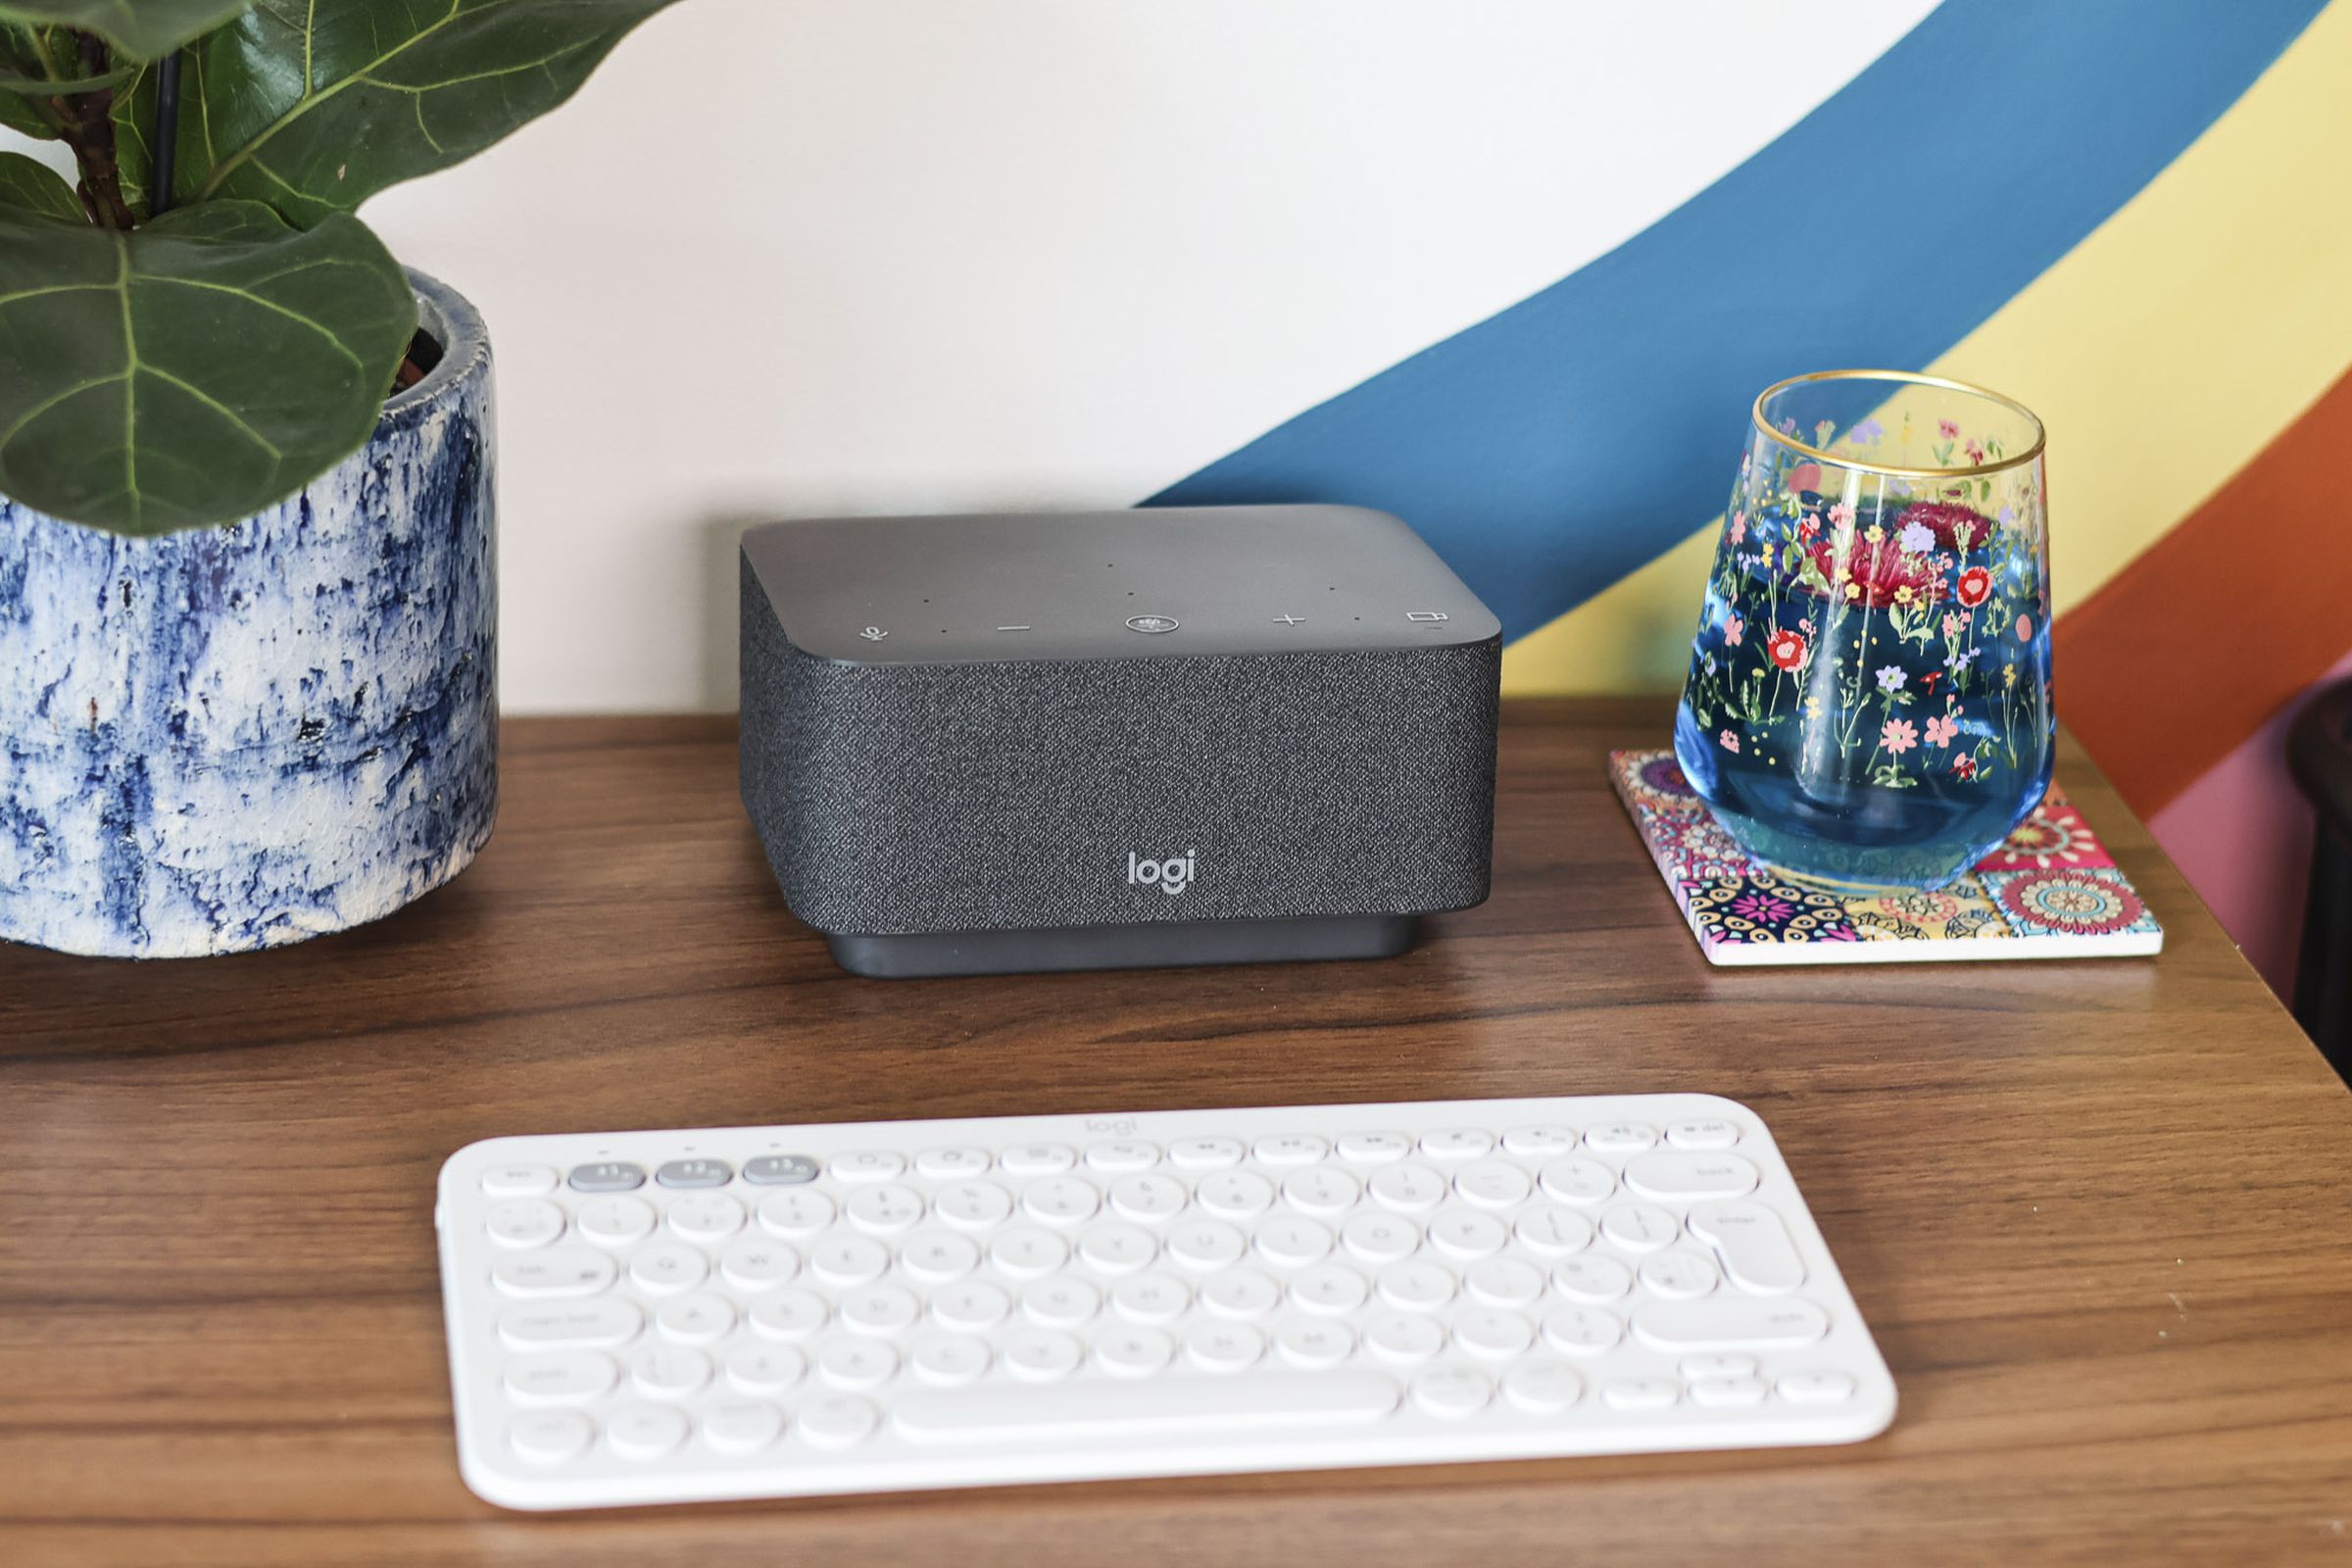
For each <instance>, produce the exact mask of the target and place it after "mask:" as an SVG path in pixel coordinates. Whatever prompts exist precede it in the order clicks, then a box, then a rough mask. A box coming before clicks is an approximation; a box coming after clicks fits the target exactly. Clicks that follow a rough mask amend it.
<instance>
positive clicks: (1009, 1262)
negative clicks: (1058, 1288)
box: [988, 1225, 1070, 1280]
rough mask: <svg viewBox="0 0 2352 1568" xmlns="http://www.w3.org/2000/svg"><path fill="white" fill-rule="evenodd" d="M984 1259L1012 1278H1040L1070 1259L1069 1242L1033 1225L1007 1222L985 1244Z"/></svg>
mask: <svg viewBox="0 0 2352 1568" xmlns="http://www.w3.org/2000/svg"><path fill="white" fill-rule="evenodd" d="M988 1260H989V1261H990V1262H991V1263H994V1264H996V1265H997V1267H998V1268H1000V1269H1002V1270H1003V1271H1004V1272H1005V1273H1006V1274H1009V1275H1011V1276H1012V1277H1013V1278H1014V1279H1016V1280H1034V1279H1042V1278H1044V1277H1045V1276H1046V1275H1048V1274H1051V1273H1053V1272H1054V1270H1055V1269H1057V1268H1059V1267H1061V1265H1062V1264H1064V1263H1066V1262H1068V1261H1069V1260H1070V1244H1069V1243H1067V1242H1065V1241H1063V1240H1062V1239H1061V1238H1060V1237H1058V1236H1056V1235H1054V1233H1053V1232H1052V1231H1049V1230H1045V1229H1043V1228H1041V1227H1039V1226H1036V1225H1008V1226H1006V1227H1005V1229H1003V1230H1001V1231H999V1232H997V1237H996V1240H995V1241H993V1242H991V1243H989V1246H988Z"/></svg>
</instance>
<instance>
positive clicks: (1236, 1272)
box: [1201, 1268, 1282, 1322]
mask: <svg viewBox="0 0 2352 1568" xmlns="http://www.w3.org/2000/svg"><path fill="white" fill-rule="evenodd" d="M1281 1299H1282V1288H1281V1287H1280V1286H1278V1285H1276V1284H1275V1283H1274V1282H1273V1281H1272V1280H1270V1279H1268V1278H1266V1277H1265V1276H1264V1275H1263V1274H1260V1273H1259V1272H1258V1271H1257V1270H1255V1269H1253V1268H1229V1269H1227V1270H1226V1271H1225V1272H1224V1273H1222V1274H1212V1275H1210V1276H1209V1277H1208V1279H1206V1280H1204V1281H1203V1282H1202V1283H1201V1305H1202V1306H1203V1307H1205V1308H1207V1310H1208V1313H1209V1315H1210V1316H1212V1317H1221V1318H1224V1319H1226V1320H1227V1321H1229V1322H1248V1321H1249V1320H1250V1319H1252V1318H1260V1317H1264V1316H1265V1315H1266V1314H1267V1313H1268V1312H1271V1311H1273V1310H1274V1307H1275V1304H1276V1303H1277V1302H1279V1301H1280V1300H1281Z"/></svg>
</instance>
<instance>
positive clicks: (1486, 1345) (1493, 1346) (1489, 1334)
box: [1453, 1307, 1536, 1361]
mask: <svg viewBox="0 0 2352 1568" xmlns="http://www.w3.org/2000/svg"><path fill="white" fill-rule="evenodd" d="M1453 1343H1454V1344H1455V1345H1456V1346H1458V1347H1459V1348H1462V1349H1463V1350H1465V1351H1467V1352H1469V1353H1470V1354H1472V1355H1475V1356H1477V1357H1478V1358H1479V1359H1480V1360H1482V1361H1508V1360H1510V1359H1511V1358H1512V1357H1513V1356H1516V1355H1518V1354H1519V1353H1520V1352H1521V1351H1523V1350H1525V1349H1526V1348H1528V1347H1529V1346H1531V1345H1533V1344H1535V1343H1536V1328H1535V1325H1534V1324H1532V1323H1530V1322H1528V1320H1527V1319H1525V1318H1523V1317H1521V1316H1520V1315H1519V1314H1518V1313H1516V1312H1505V1311H1501V1310H1499V1309H1497V1308H1495V1307H1479V1308H1477V1309H1476V1310H1473V1311H1469V1312H1464V1313H1463V1314H1462V1315H1461V1316H1459V1317H1457V1318H1455V1319H1454V1320H1453Z"/></svg>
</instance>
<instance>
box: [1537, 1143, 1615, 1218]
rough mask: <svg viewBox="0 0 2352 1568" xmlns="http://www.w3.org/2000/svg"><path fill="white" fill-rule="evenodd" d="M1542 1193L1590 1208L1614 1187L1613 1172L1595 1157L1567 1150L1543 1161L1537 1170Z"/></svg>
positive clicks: (1559, 1200)
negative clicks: (1560, 1155) (1540, 1168)
mask: <svg viewBox="0 0 2352 1568" xmlns="http://www.w3.org/2000/svg"><path fill="white" fill-rule="evenodd" d="M1536 1181H1537V1183H1538V1184H1539V1185H1540V1186H1542V1187H1543V1189H1544V1197H1546V1198H1549V1199H1552V1200H1554V1201H1558V1202H1562V1203H1573V1204H1575V1205H1576V1206H1577V1207H1579V1208H1590V1207H1592V1206H1593V1204H1594V1203H1597V1202H1599V1201H1601V1200H1602V1199H1604V1198H1606V1197H1608V1196H1609V1195H1610V1194H1611V1193H1613V1192H1615V1191H1616V1190H1617V1177H1616V1174H1615V1173H1614V1172H1613V1171H1611V1170H1610V1169H1609V1167H1608V1166H1606V1165H1603V1164H1602V1163H1601V1162H1600V1161H1599V1160H1597V1159H1589V1158H1587V1157H1586V1156H1585V1155H1583V1154H1569V1155H1565V1156H1563V1157H1562V1158H1559V1159H1550V1160H1545V1161H1544V1168H1543V1169H1542V1170H1539V1171H1537V1172H1536Z"/></svg>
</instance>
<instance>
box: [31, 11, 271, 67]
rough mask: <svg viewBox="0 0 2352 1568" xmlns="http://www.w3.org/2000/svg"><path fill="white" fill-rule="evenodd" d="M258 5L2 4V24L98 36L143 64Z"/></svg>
mask: <svg viewBox="0 0 2352 1568" xmlns="http://www.w3.org/2000/svg"><path fill="white" fill-rule="evenodd" d="M252 3H253V0H0V22H21V23H32V24H35V25H42V24H46V25H52V26H61V27H79V28H81V29H82V30H83V31H85V32H94V33H96V34H98V36H99V37H101V38H104V39H105V40H106V41H107V42H108V43H111V44H113V45H114V46H115V47H116V48H118V49H120V50H122V51H123V53H125V54H129V55H135V56H137V57H138V58H139V59H141V60H153V59H154V58H155V57H156V56H157V55H160V54H165V53H168V52H170V51H171V50H173V49H176V48H178V47H179V46H180V45H181V44H183V43H186V42H187V41H188V40H189V39H190V38H193V37H195V36H196V35H197V34H199V33H204V32H210V31H212V30H213V28H215V27H218V26H219V25H221V24H222V23H223V22H226V21H227V20H228V19H229V18H231V17H233V16H235V15H236V14H237V13H238V12H240V11H242V10H244V9H245V8H246V7H247V6H249V5H251V4H252Z"/></svg>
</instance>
